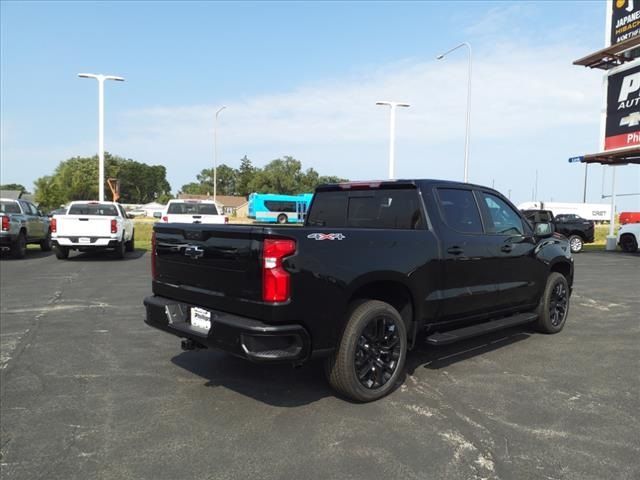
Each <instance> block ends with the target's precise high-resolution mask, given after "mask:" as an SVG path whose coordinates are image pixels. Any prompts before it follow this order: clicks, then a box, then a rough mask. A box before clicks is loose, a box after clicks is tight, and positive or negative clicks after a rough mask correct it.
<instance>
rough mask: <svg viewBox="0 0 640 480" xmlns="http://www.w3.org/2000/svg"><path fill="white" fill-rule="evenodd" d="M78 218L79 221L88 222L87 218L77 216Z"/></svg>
mask: <svg viewBox="0 0 640 480" xmlns="http://www.w3.org/2000/svg"><path fill="white" fill-rule="evenodd" d="M78 220H80V221H81V222H88V221H89V219H88V218H79V219H78Z"/></svg>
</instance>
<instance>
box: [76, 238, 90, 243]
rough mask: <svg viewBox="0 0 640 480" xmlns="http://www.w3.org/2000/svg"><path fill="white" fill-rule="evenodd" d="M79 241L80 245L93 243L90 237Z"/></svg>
mask: <svg viewBox="0 0 640 480" xmlns="http://www.w3.org/2000/svg"><path fill="white" fill-rule="evenodd" d="M78 241H79V242H80V243H91V239H90V238H89V237H80V238H79V239H78Z"/></svg>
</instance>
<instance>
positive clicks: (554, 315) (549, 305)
mask: <svg viewBox="0 0 640 480" xmlns="http://www.w3.org/2000/svg"><path fill="white" fill-rule="evenodd" d="M536 313H537V314H538V323H537V327H538V330H539V331H541V332H543V333H558V332H559V331H560V330H562V329H563V328H564V324H565V321H566V320H567V315H568V314H569V283H568V282H567V279H566V278H565V276H564V275H562V274H560V273H558V272H552V273H551V275H549V278H548V279H547V285H546V287H545V289H544V293H543V294H542V298H541V299H540V303H539V304H538V308H537V310H536Z"/></svg>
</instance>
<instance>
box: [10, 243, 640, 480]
mask: <svg viewBox="0 0 640 480" xmlns="http://www.w3.org/2000/svg"><path fill="white" fill-rule="evenodd" d="M149 270H150V269H149V258H148V254H144V253H143V252H140V251H137V252H134V253H130V254H128V256H127V259H125V260H112V259H110V258H108V257H103V256H89V255H79V256H75V257H72V258H71V259H70V260H68V261H59V260H57V259H56V258H55V256H53V255H51V254H44V253H41V252H38V251H32V250H30V251H29V252H28V256H27V258H26V259H25V260H11V259H6V258H3V259H2V260H0V287H1V288H0V290H1V298H0V301H1V306H0V308H1V309H0V316H1V322H0V325H1V328H0V335H1V336H0V339H1V343H0V367H1V370H0V389H1V391H0V401H1V403H0V414H1V417H0V418H1V422H0V427H1V430H0V434H1V435H0V455H1V458H0V473H1V476H2V478H3V479H89V478H96V479H97V478H99V479H129V478H136V479H138V478H141V479H143V478H144V479H183V478H184V479H190V478H194V479H195V478H198V479H203V478H212V479H239V478H243V479H244V478H260V479H298V478H304V479H307V480H308V479H340V480H343V479H378V478H385V479H390V478H392V479H429V478H434V479H437V478H447V479H458V478H460V479H481V478H487V479H494V478H502V479H580V480H585V479H597V480H602V479H638V478H640V434H639V433H638V432H640V418H639V417H640V318H639V317H640V316H639V312H640V300H639V297H640V295H639V293H640V292H639V290H638V285H639V282H640V255H639V254H634V255H629V254H622V253H604V252H602V253H596V252H591V253H582V254H579V255H577V256H576V279H575V290H574V295H573V297H572V301H571V310H570V315H569V318H568V321H567V325H566V327H565V329H564V331H563V332H562V333H560V334H558V335H554V336H547V335H541V334H537V333H534V332H533V331H532V330H530V329H528V328H519V329H512V330H507V331H503V332H498V333H496V334H494V335H490V336H485V337H480V338H476V339H474V340H471V341H467V342H464V343H461V344H457V345H452V346H448V347H440V348H427V347H426V346H420V347H419V348H418V349H417V351H414V352H412V353H411V354H410V355H409V358H408V366H409V368H408V373H407V377H406V379H405V381H404V384H403V385H402V386H401V387H400V388H399V389H398V390H397V391H396V392H394V393H393V394H391V395H390V396H388V397H386V398H384V399H382V400H380V401H378V402H375V403H371V404H365V405H361V404H355V403H350V402H348V401H345V400H343V399H341V398H339V397H336V396H335V395H334V394H333V392H332V391H331V390H330V389H329V387H328V386H327V383H326V382H325V379H324V377H323V374H322V368H321V365H320V364H317V363H310V364H307V365H304V366H303V367H301V368H297V369H294V368H292V367H289V366H284V365H281V366H260V365H254V364H251V363H248V362H245V361H243V360H240V359H236V358H234V357H232V356H229V355H226V354H224V353H220V352H215V351H193V352H181V350H180V341H179V339H177V338H175V337H173V336H170V335H167V334H165V333H162V332H160V331H157V330H154V329H151V328H149V327H148V326H146V325H145V324H144V322H143V318H144V308H143V307H142V299H143V297H144V296H146V295H148V294H149V293H150V280H149V278H150V273H149Z"/></svg>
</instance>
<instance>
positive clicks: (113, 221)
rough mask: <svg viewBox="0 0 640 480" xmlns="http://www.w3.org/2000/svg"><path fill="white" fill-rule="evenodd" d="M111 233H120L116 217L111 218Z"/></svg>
mask: <svg viewBox="0 0 640 480" xmlns="http://www.w3.org/2000/svg"><path fill="white" fill-rule="evenodd" d="M111 233H118V221H117V220H116V219H115V218H112V219H111Z"/></svg>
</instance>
